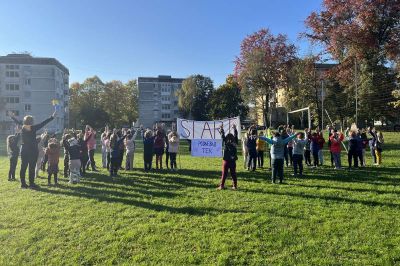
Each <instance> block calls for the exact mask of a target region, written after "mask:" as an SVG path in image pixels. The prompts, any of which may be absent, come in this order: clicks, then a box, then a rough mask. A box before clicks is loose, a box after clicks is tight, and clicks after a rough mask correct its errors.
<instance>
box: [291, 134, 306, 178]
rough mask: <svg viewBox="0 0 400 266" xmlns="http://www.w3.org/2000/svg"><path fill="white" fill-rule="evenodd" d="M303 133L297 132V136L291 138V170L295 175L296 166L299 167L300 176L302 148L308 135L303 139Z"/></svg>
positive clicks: (301, 171) (301, 172) (301, 174)
mask: <svg viewBox="0 0 400 266" xmlns="http://www.w3.org/2000/svg"><path fill="white" fill-rule="evenodd" d="M304 135H305V134H304V133H299V134H297V138H295V139H293V170H294V174H293V175H294V176H297V167H298V168H299V174H300V177H302V176H303V150H304V146H305V145H306V144H307V142H308V138H307V137H308V136H307V135H305V136H306V139H304Z"/></svg>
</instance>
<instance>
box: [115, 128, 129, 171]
mask: <svg viewBox="0 0 400 266" xmlns="http://www.w3.org/2000/svg"><path fill="white" fill-rule="evenodd" d="M127 134H130V131H129V132H128V131H126V129H125V128H124V129H122V131H121V130H118V131H117V136H118V138H119V139H120V138H122V135H124V136H126V135H127ZM111 148H112V146H111ZM118 152H119V155H118V162H117V164H118V169H119V170H124V168H123V167H122V161H123V160H124V154H125V143H124V141H122V142H120V144H119V146H118Z"/></svg>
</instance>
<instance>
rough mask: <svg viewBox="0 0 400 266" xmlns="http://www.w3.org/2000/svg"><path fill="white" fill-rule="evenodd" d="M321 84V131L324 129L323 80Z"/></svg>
mask: <svg viewBox="0 0 400 266" xmlns="http://www.w3.org/2000/svg"><path fill="white" fill-rule="evenodd" d="M321 82H322V90H321V102H322V103H321V105H322V112H321V113H322V115H321V124H322V128H321V130H323V129H324V98H325V91H324V80H322V81H321Z"/></svg>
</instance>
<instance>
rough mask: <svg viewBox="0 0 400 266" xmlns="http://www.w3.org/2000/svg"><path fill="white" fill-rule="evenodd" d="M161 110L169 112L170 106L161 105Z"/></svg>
mask: <svg viewBox="0 0 400 266" xmlns="http://www.w3.org/2000/svg"><path fill="white" fill-rule="evenodd" d="M161 109H162V110H169V109H171V105H169V104H163V105H162V106H161Z"/></svg>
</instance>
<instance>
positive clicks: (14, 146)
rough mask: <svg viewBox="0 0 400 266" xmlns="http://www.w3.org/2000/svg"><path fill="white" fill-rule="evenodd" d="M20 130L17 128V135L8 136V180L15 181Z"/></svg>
mask: <svg viewBox="0 0 400 266" xmlns="http://www.w3.org/2000/svg"><path fill="white" fill-rule="evenodd" d="M20 135H21V133H20V130H19V129H17V131H16V133H15V135H10V136H8V137H7V153H8V157H9V158H10V170H9V172H8V181H15V169H16V168H17V163H18V156H19V146H18V142H19V139H20Z"/></svg>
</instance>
